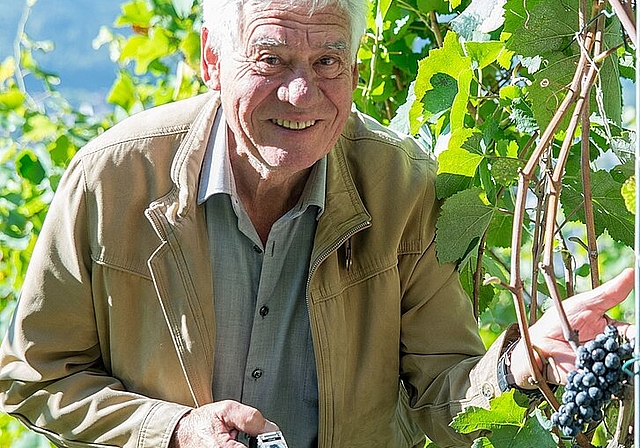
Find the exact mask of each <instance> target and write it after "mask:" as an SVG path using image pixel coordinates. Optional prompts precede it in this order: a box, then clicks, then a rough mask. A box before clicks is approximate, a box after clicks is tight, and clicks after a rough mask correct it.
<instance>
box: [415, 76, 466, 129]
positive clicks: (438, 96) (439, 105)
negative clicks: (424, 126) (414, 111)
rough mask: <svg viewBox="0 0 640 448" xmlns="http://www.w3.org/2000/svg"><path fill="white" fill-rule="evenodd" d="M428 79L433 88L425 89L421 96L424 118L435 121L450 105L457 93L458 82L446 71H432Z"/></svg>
mask: <svg viewBox="0 0 640 448" xmlns="http://www.w3.org/2000/svg"><path fill="white" fill-rule="evenodd" d="M430 81H431V85H432V86H433V89H431V90H428V91H426V92H425V94H424V97H423V98H422V103H423V104H424V109H423V110H424V120H426V121H435V120H437V118H438V117H439V116H440V114H441V113H442V112H445V111H447V110H449V108H450V107H451V106H452V104H453V101H454V100H455V97H456V95H457V94H458V83H457V81H456V80H455V78H453V77H451V76H449V75H447V74H446V73H434V74H433V76H432V77H431V80H430Z"/></svg>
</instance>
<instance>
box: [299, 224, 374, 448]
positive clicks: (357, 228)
mask: <svg viewBox="0 0 640 448" xmlns="http://www.w3.org/2000/svg"><path fill="white" fill-rule="evenodd" d="M369 226H371V221H364V222H362V223H360V224H358V225H357V226H355V227H353V228H352V229H351V230H350V231H349V232H347V233H346V234H344V235H343V236H342V237H341V238H339V239H338V240H336V242H335V243H334V244H332V245H331V246H330V247H329V248H328V249H326V250H324V251H323V252H322V253H321V254H320V255H319V256H318V257H316V259H315V261H314V262H313V264H312V265H311V267H310V268H309V275H308V277H307V285H306V292H305V300H306V303H307V312H308V313H309V323H310V324H312V326H313V327H315V326H316V325H315V322H314V321H313V320H312V318H311V306H310V304H309V300H310V297H309V288H310V286H311V277H313V274H314V273H315V271H316V269H318V266H320V264H322V262H323V261H325V260H326V259H327V258H328V257H329V255H330V254H331V253H332V252H334V251H336V250H337V249H338V248H339V247H340V246H342V245H343V244H344V243H345V242H347V241H349V239H350V238H351V237H352V236H353V235H355V234H356V233H358V232H359V231H361V230H364V229H366V228H367V227H369ZM348 250H349V252H350V250H351V248H348ZM346 264H347V265H346V266H345V267H346V268H347V270H348V269H349V268H350V267H351V254H349V256H348V259H347V260H346ZM316 332H317V330H316V331H314V329H313V328H312V329H311V334H312V338H311V339H312V341H313V345H314V352H315V353H316V356H317V360H318V362H317V363H316V364H322V361H321V360H320V357H319V353H320V352H319V351H318V350H316V347H315V346H316V345H317V344H319V342H318V338H317V337H313V334H314V333H316ZM316 370H317V373H318V386H319V389H320V391H322V390H325V389H327V388H326V387H325V385H324V384H322V382H321V380H320V378H321V374H320V373H321V371H320V369H316ZM322 381H324V378H322ZM320 391H319V393H318V402H319V406H320V407H322V408H323V410H325V412H326V409H324V408H325V407H326V406H325V405H323V404H322V396H323V394H322V393H320ZM320 421H321V422H323V426H327V421H328V418H327V417H324V418H321V420H320ZM321 429H322V428H320V427H319V428H318V447H320V448H326V447H328V445H327V443H326V441H325V440H324V439H326V437H327V434H328V431H327V430H326V429H325V430H324V431H321ZM321 435H322V439H321V438H320V436H321Z"/></svg>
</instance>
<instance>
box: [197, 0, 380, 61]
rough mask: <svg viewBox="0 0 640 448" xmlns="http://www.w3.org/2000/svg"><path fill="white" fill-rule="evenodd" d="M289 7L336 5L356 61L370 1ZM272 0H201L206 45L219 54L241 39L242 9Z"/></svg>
mask: <svg viewBox="0 0 640 448" xmlns="http://www.w3.org/2000/svg"><path fill="white" fill-rule="evenodd" d="M289 2H290V4H291V6H308V7H309V15H313V13H314V11H316V10H319V9H323V8H326V7H328V6H332V5H336V6H338V7H339V8H340V9H342V10H343V11H344V12H345V13H346V15H347V18H348V20H349V25H350V28H351V42H350V44H351V48H350V50H351V56H352V57H353V60H354V61H355V58H356V54H357V52H358V48H359V46H360V40H361V39H362V36H363V34H364V32H365V29H366V26H367V14H368V9H369V0H289ZM270 3H271V0H248V1H247V0H202V11H203V20H204V23H203V25H204V26H206V27H207V29H208V30H209V37H208V44H209V45H210V47H211V49H212V50H213V51H214V52H216V53H218V54H221V53H222V52H224V51H226V50H229V49H232V48H234V43H238V42H240V32H241V25H242V9H243V7H244V5H245V4H252V5H254V6H260V7H268V6H269V4H270Z"/></svg>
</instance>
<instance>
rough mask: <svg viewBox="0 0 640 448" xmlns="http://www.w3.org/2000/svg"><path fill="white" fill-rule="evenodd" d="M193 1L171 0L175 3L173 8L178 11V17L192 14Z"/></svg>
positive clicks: (182, 17)
mask: <svg viewBox="0 0 640 448" xmlns="http://www.w3.org/2000/svg"><path fill="white" fill-rule="evenodd" d="M193 1H194V0H171V3H173V9H174V10H175V11H176V14H178V17H180V18H181V19H184V18H186V17H189V15H190V14H191V9H192V8H193Z"/></svg>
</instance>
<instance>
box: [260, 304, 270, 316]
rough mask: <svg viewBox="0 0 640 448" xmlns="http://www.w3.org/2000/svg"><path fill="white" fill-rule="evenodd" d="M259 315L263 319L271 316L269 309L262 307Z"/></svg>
mask: <svg viewBox="0 0 640 448" xmlns="http://www.w3.org/2000/svg"><path fill="white" fill-rule="evenodd" d="M259 313H260V315H261V316H262V317H266V315H267V314H269V307H268V306H263V307H261V308H260V311H259Z"/></svg>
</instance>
